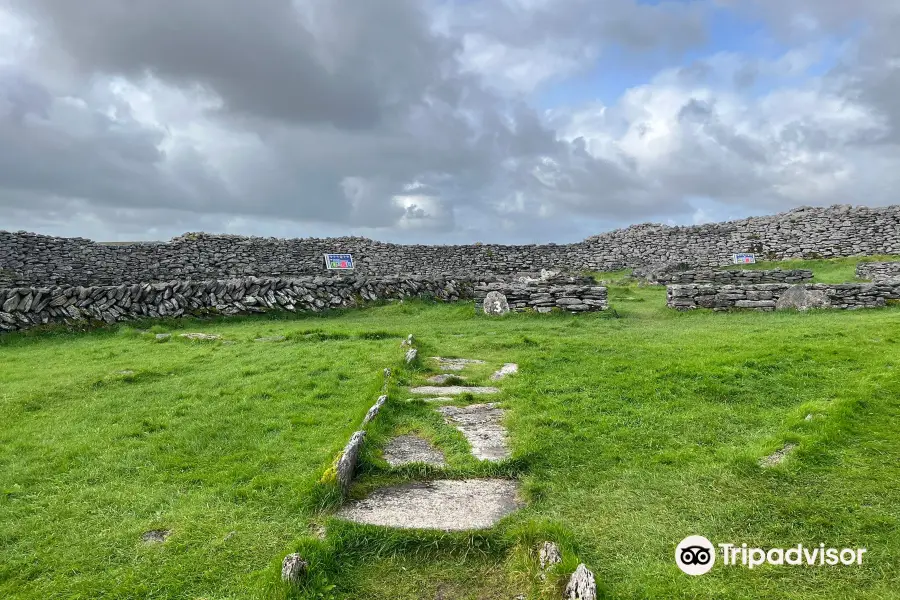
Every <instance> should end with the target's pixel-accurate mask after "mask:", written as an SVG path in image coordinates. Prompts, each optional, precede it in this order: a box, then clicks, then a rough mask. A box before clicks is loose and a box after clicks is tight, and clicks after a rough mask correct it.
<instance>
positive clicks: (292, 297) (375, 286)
mask: <svg viewBox="0 0 900 600" xmlns="http://www.w3.org/2000/svg"><path fill="white" fill-rule="evenodd" d="M473 287H474V283H473V282H472V281H466V280H455V279H449V278H448V279H444V278H426V277H404V278H401V277H379V278H347V277H334V278H326V277H304V278H296V279H280V278H267V277H266V278H257V277H244V278H239V279H230V280H211V281H189V280H184V281H170V282H164V283H137V284H132V285H128V284H123V285H118V286H91V287H81V286H53V287H41V288H33V287H29V288H7V289H0V331H15V330H22V329H28V328H30V327H34V326H36V325H41V324H48V323H66V324H77V323H82V324H95V323H115V322H118V321H129V320H134V319H148V318H149V319H153V318H164V317H181V316H202V315H215V314H221V315H238V314H250V313H260V312H267V311H270V310H284V311H290V312H320V311H323V310H326V309H329V308H345V307H353V306H360V305H362V304H365V303H366V302H373V301H378V300H398V299H403V298H411V297H422V298H429V299H434V300H438V301H445V302H453V301H457V300H460V299H471V298H472V297H473Z"/></svg>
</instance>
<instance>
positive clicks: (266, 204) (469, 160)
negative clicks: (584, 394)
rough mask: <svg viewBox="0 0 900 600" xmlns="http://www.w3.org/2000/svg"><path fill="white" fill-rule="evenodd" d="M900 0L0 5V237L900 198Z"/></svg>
mask: <svg viewBox="0 0 900 600" xmlns="http://www.w3.org/2000/svg"><path fill="white" fill-rule="evenodd" d="M898 31H900V2H898V1H897V0H854V1H853V2H850V1H848V0H695V1H679V0H673V1H653V0H252V1H251V0H0V229H6V230H19V229H25V230H30V231H38V232H42V233H49V234H55V235H70V236H76V235H77V236H83V237H90V238H93V239H98V240H153V239H169V238H170V237H172V236H174V235H178V234H181V233H183V232H186V231H209V232H225V233H243V234H252V235H275V236H281V237H308V236H317V237H318V236H331V235H348V234H352V235H365V236H367V237H373V238H377V239H382V240H390V241H401V242H432V243H465V242H474V241H494V242H547V241H556V242H565V241H575V240H579V239H582V238H584V237H587V236H589V235H592V234H595V233H598V232H600V231H604V230H607V229H611V228H614V227H618V226H623V225H627V224H630V223H640V222H647V221H651V222H664V223H671V224H691V223H701V222H708V221H718V220H724V219H730V218H740V217H744V216H748V215H754V214H765V213H771V212H778V211H781V210H786V209H789V208H791V207H794V206H801V205H829V204H835V203H851V204H867V205H871V206H875V205H886V204H892V203H900V200H898V198H897V195H896V192H897V190H900V185H898V184H900V100H898V98H900V35H897V32H898Z"/></svg>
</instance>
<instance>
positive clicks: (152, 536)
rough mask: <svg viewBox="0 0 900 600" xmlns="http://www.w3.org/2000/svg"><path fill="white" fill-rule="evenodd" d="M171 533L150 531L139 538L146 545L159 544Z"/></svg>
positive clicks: (159, 530) (167, 531)
mask: <svg viewBox="0 0 900 600" xmlns="http://www.w3.org/2000/svg"><path fill="white" fill-rule="evenodd" d="M170 534H171V532H170V531H169V530H168V529H151V530H150V531H147V532H145V533H144V535H142V536H141V539H142V540H143V541H145V542H147V543H148V544H161V543H163V542H164V541H166V539H167V538H168V537H169V535H170Z"/></svg>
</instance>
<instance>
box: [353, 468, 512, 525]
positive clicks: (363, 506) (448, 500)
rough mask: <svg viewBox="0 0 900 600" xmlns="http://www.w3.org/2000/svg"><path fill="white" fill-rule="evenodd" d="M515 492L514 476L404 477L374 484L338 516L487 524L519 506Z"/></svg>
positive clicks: (358, 519) (384, 521)
mask: <svg viewBox="0 0 900 600" xmlns="http://www.w3.org/2000/svg"><path fill="white" fill-rule="evenodd" d="M518 492H519V482H517V481H513V480H510V479H462V480H441V481H428V482H421V483H419V482H416V483H406V484H403V485H398V486H392V487H387V488H382V489H380V490H376V491H374V492H372V494H370V495H369V496H368V497H367V498H364V499H363V500H357V501H354V502H352V503H350V504H347V505H346V506H344V507H343V508H341V509H340V510H339V511H338V512H337V516H338V517H340V518H342V519H347V520H348V521H353V522H355V523H365V524H368V525H380V526H382V527H396V528H399V529H439V530H442V531H465V530H469V529H487V528H489V527H493V526H494V524H496V523H497V521H499V520H500V519H502V518H503V517H505V516H506V515H508V514H510V513H512V512H514V511H515V510H517V509H518V508H519V507H521V506H522V502H521V500H520V499H519V497H518Z"/></svg>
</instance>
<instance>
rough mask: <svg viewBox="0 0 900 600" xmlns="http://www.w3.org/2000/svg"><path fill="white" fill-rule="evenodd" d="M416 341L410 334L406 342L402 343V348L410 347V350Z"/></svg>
mask: <svg viewBox="0 0 900 600" xmlns="http://www.w3.org/2000/svg"><path fill="white" fill-rule="evenodd" d="M414 341H415V340H414V339H413V334H409V335H408V336H406V339H405V340H403V341H402V342H400V345H401V346H409V347H410V348H412V345H413V342H414Z"/></svg>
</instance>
